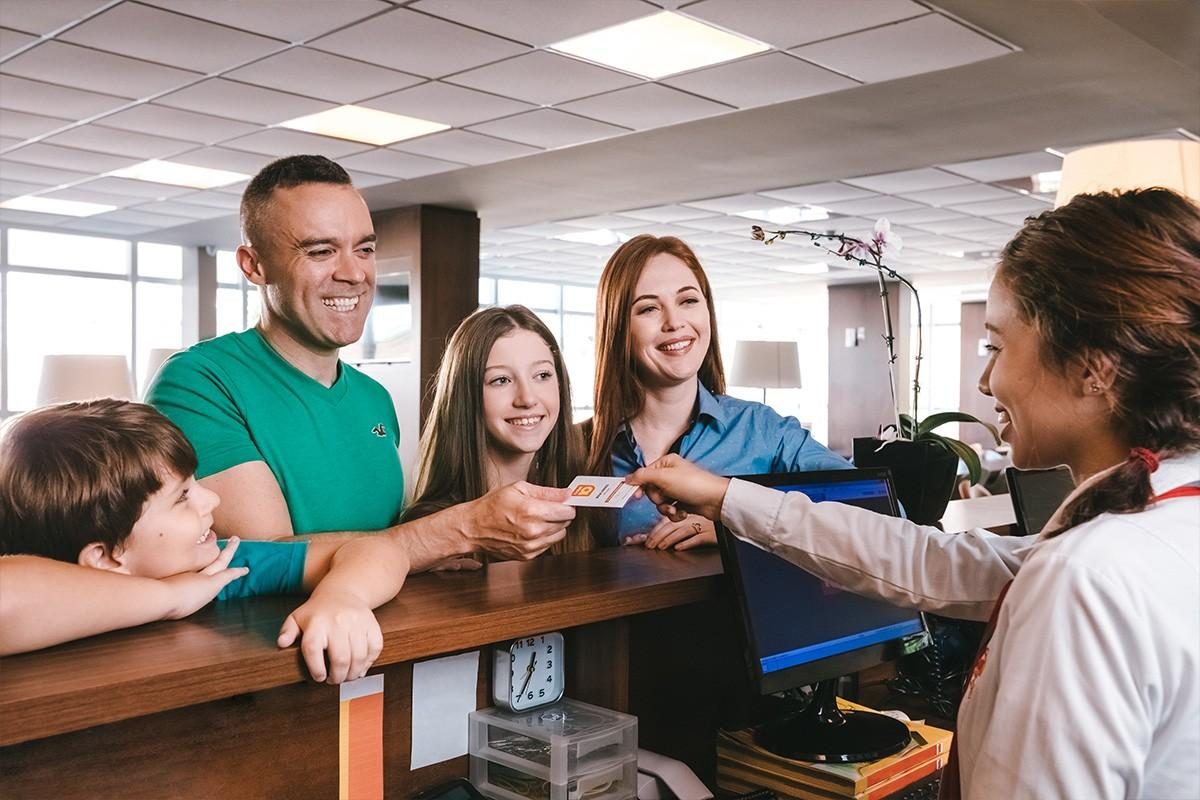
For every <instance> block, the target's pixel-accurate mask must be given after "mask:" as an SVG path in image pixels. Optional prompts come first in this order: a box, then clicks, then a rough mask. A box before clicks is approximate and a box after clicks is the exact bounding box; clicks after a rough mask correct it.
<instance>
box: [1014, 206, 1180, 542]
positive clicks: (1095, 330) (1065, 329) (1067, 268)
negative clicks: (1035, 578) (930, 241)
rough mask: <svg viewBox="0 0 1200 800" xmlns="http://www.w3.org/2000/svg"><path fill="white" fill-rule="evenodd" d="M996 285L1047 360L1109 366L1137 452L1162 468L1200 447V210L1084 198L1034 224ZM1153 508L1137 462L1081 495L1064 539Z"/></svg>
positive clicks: (1146, 469)
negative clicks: (1102, 519)
mask: <svg viewBox="0 0 1200 800" xmlns="http://www.w3.org/2000/svg"><path fill="white" fill-rule="evenodd" d="M996 280H997V281H1000V282H1001V283H1002V284H1003V285H1004V286H1005V288H1007V289H1008V290H1009V291H1010V292H1012V294H1013V296H1014V297H1015V298H1016V301H1017V304H1018V308H1019V309H1020V313H1021V316H1022V317H1024V319H1025V320H1026V321H1027V322H1030V323H1031V324H1032V325H1033V326H1034V328H1035V329H1036V330H1037V332H1038V334H1039V335H1040V338H1041V341H1042V347H1043V350H1044V353H1043V355H1044V358H1045V359H1046V360H1047V361H1048V362H1049V363H1050V364H1067V363H1073V362H1075V361H1077V360H1080V359H1084V358H1087V357H1089V356H1106V357H1108V358H1109V359H1111V360H1112V362H1113V364H1114V365H1115V368H1116V372H1115V379H1114V382H1113V385H1112V388H1111V398H1112V401H1111V402H1112V406H1113V413H1114V416H1115V418H1116V421H1117V424H1118V425H1119V426H1120V428H1121V431H1122V433H1123V434H1124V435H1125V438H1126V439H1127V440H1128V441H1129V442H1130V444H1131V446H1133V447H1137V448H1146V449H1147V450H1150V451H1151V452H1153V453H1154V454H1155V455H1156V456H1157V457H1159V458H1164V457H1169V456H1172V455H1177V454H1180V453H1186V452H1190V451H1194V450H1196V449H1197V448H1200V209H1198V208H1197V207H1196V206H1195V204H1193V203H1192V202H1190V201H1189V200H1187V199H1186V198H1184V197H1181V196H1180V195H1178V194H1176V193H1174V192H1171V191H1169V190H1166V189H1142V190H1136V191H1128V192H1119V193H1103V194H1084V195H1078V196H1076V197H1075V198H1074V199H1072V200H1071V202H1070V203H1068V204H1067V205H1065V206H1063V207H1061V208H1058V209H1055V210H1053V211H1046V212H1043V213H1042V214H1040V215H1038V216H1037V217H1033V218H1031V219H1029V220H1027V221H1026V223H1025V227H1024V228H1022V229H1021V231H1020V232H1019V233H1018V234H1017V235H1016V237H1014V238H1013V240H1012V241H1011V242H1009V243H1008V245H1007V246H1006V247H1005V248H1004V251H1003V253H1002V255H1001V258H1000V267H999V269H998V270H997V273H996ZM1151 498H1152V490H1151V487H1150V466H1149V464H1148V463H1147V459H1143V458H1139V457H1137V456H1134V455H1132V454H1131V456H1130V458H1129V459H1127V460H1126V461H1124V462H1123V463H1121V464H1120V465H1119V466H1118V467H1117V468H1116V469H1114V470H1112V471H1111V472H1110V473H1108V474H1107V475H1105V476H1104V477H1103V478H1101V479H1099V480H1097V481H1095V482H1094V483H1092V484H1090V485H1089V486H1088V488H1087V489H1085V490H1083V491H1082V492H1080V493H1079V494H1077V495H1076V496H1075V497H1074V498H1073V499H1072V500H1071V502H1070V503H1069V504H1068V505H1067V507H1066V508H1064V509H1063V512H1062V514H1061V515H1060V517H1059V525H1058V526H1057V527H1056V528H1055V529H1054V530H1052V531H1048V532H1047V534H1046V535H1047V536H1057V535H1059V534H1061V533H1063V532H1064V531H1066V530H1068V529H1070V528H1073V527H1075V526H1077V525H1081V524H1083V523H1084V522H1087V521H1088V520H1090V519H1092V518H1094V517H1096V516H1098V515H1100V514H1103V513H1105V512H1113V513H1132V512H1136V511H1141V510H1142V509H1144V508H1145V507H1146V506H1147V504H1148V503H1149V502H1150V500H1151Z"/></svg>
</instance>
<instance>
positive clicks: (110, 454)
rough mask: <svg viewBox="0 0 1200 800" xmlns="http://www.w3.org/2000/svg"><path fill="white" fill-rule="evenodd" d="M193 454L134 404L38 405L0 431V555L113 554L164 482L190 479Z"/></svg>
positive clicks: (174, 432) (169, 426) (73, 557)
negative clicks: (98, 547) (101, 550)
mask: <svg viewBox="0 0 1200 800" xmlns="http://www.w3.org/2000/svg"><path fill="white" fill-rule="evenodd" d="M195 471H196V452H195V450H193V449H192V446H191V444H190V443H189V442H188V440H187V438H186V437H185V436H184V435H183V431H181V430H179V428H177V427H175V425H174V423H172V422H171V421H170V420H168V419H167V418H166V417H164V416H163V415H162V414H160V413H159V412H158V411H156V410H154V409H153V408H151V407H150V406H148V405H144V404H142V403H131V402H128V401H126V400H114V399H111V398H104V399H101V400H89V401H86V402H80V403H61V404H59V405H53V406H46V407H45V408H39V409H37V410H35V411H30V412H28V413H25V414H22V415H20V416H18V417H14V418H13V419H11V420H9V421H8V423H7V424H6V425H5V426H4V428H3V429H2V430H0V555H14V554H18V553H20V554H27V555H38V556H47V557H49V558H55V559H58V560H60V561H70V562H72V563H73V562H75V561H77V560H78V558H79V553H80V551H81V550H83V548H84V547H85V546H86V545H88V544H90V543H92V542H100V543H102V544H103V545H104V546H105V548H106V549H108V550H109V551H112V550H115V549H118V548H119V547H120V546H121V545H122V543H124V541H125V539H126V537H128V536H129V534H130V532H131V531H132V530H133V525H134V523H135V522H137V520H138V518H139V517H140V516H141V515H142V509H143V508H144V507H145V504H146V501H147V500H148V499H149V498H150V496H151V495H152V494H154V493H155V492H157V491H158V490H159V489H161V488H162V485H163V480H162V479H163V476H164V475H168V474H175V475H178V476H181V477H186V476H190V475H191V474H192V473H193V472H195Z"/></svg>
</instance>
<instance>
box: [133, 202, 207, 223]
mask: <svg viewBox="0 0 1200 800" xmlns="http://www.w3.org/2000/svg"><path fill="white" fill-rule="evenodd" d="M130 210H131V211H139V212H142V213H146V214H166V215H168V216H173V217H184V218H186V219H213V218H214V217H224V216H228V214H229V210H228V209H224V208H213V207H212V206H199V205H191V204H190V203H182V202H177V201H175V200H164V201H161V202H154V203H143V204H142V205H139V206H135V207H133V208H132V209H130Z"/></svg>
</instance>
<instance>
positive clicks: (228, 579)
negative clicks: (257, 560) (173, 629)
mask: <svg viewBox="0 0 1200 800" xmlns="http://www.w3.org/2000/svg"><path fill="white" fill-rule="evenodd" d="M238 541H239V540H238V538H237V537H236V536H233V537H230V539H229V543H228V544H226V545H225V549H224V550H222V551H221V553H220V555H218V556H217V557H216V558H215V559H213V562H212V563H211V564H209V565H208V566H207V567H205V568H204V569H202V570H200V571H199V572H183V573H180V574H179V575H172V576H170V577H169V578H163V579H162V582H163V583H164V584H165V585H166V586H167V587H168V590H169V591H170V592H171V597H172V599H173V601H174V602H173V605H172V607H171V610H170V611H168V612H167V614H166V616H165V617H164V619H183V618H184V617H186V616H190V615H191V614H194V613H196V612H197V611H199V610H200V609H202V608H204V607H205V606H206V605H208V604H209V603H211V602H212V601H213V599H215V598H216V596H217V595H218V594H220V593H221V590H222V589H224V588H225V587H226V586H228V585H229V584H230V583H232V582H233V581H236V580H237V579H238V578H241V577H243V576H244V575H246V574H248V573H249V572H250V568H249V567H230V566H229V562H230V561H231V560H232V559H233V554H234V553H236V552H237V548H238Z"/></svg>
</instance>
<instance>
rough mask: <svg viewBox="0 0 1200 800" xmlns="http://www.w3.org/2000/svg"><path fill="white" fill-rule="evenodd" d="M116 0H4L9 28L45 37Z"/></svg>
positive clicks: (5, 15)
mask: <svg viewBox="0 0 1200 800" xmlns="http://www.w3.org/2000/svg"><path fill="white" fill-rule="evenodd" d="M111 3H112V0H52V2H48V0H4V9H3V11H4V13H3V16H2V17H0V19H2V21H3V23H4V25H5V27H8V28H16V29H18V30H22V31H25V32H26V33H35V34H37V35H38V36H44V35H46V34H48V33H51V32H53V31H55V30H58V29H59V28H61V27H63V26H64V25H66V24H68V23H71V22H74V21H75V20H77V19H79V18H80V17H84V16H87V15H88V14H91V13H92V12H94V11H96V10H97V9H99V8H101V7H103V6H106V5H110V4H111Z"/></svg>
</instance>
